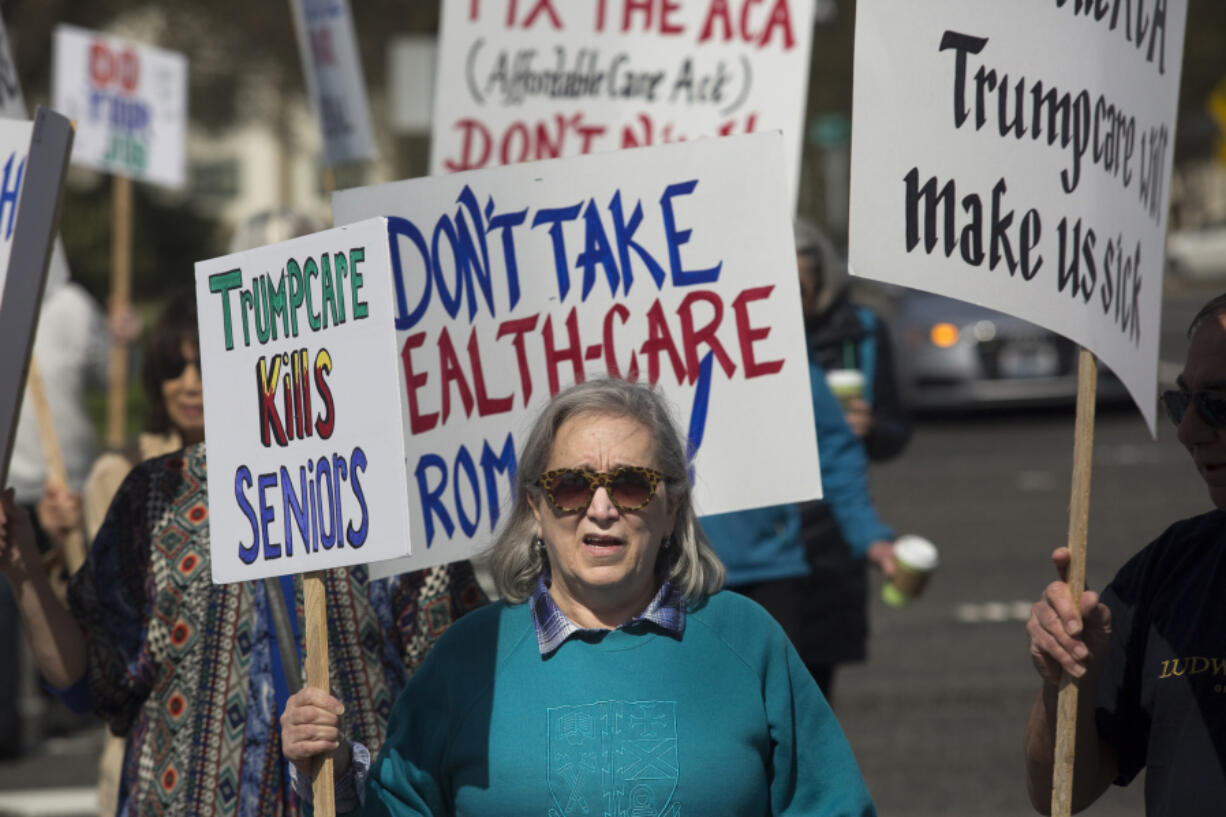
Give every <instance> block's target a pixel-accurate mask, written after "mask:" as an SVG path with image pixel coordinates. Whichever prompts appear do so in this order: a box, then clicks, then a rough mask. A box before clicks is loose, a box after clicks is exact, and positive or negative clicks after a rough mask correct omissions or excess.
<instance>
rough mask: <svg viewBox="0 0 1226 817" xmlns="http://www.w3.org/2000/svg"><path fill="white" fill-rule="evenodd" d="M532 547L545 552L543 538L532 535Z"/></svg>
mask: <svg viewBox="0 0 1226 817" xmlns="http://www.w3.org/2000/svg"><path fill="white" fill-rule="evenodd" d="M532 547H534V548H536V550H537V551H538V552H540V553H544V552H545V540H544V539H542V538H541V537H539V536H536V537H533V539H532Z"/></svg>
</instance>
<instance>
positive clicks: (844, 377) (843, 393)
mask: <svg viewBox="0 0 1226 817" xmlns="http://www.w3.org/2000/svg"><path fill="white" fill-rule="evenodd" d="M826 385H828V386H829V387H830V391H831V393H833V394H834V396H835V397H836V398H837V399H838V401H839V403H840V404H841V405H842V406H843V410H844V411H846V410H847V406H848V405H849V404H850V403H851V401H852V398H855V397H863V396H864V372H862V371H860V370H859V369H831V370H830V371H828V372H826Z"/></svg>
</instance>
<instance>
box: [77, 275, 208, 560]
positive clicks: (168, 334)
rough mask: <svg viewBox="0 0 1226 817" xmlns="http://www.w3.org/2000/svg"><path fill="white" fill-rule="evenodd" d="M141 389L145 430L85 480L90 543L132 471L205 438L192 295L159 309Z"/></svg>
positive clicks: (98, 464)
mask: <svg viewBox="0 0 1226 817" xmlns="http://www.w3.org/2000/svg"><path fill="white" fill-rule="evenodd" d="M141 384H142V385H143V386H144V391H145V430H144V431H143V432H141V433H140V435H139V436H138V437H137V438H136V440H135V441H134V443H132V444H131V445H129V446H128V447H126V448H125V449H124V450H123V451H112V452H108V453H106V454H103V455H102V456H101V457H99V458H98V459H97V460H96V461H95V462H94V465H93V468H92V469H90V472H89V477H88V478H87V479H86V481H85V490H84V506H85V507H84V511H85V531H86V534H87V536H88V538H89V539H93V538H94V535H95V534H97V532H98V528H99V527H100V526H101V525H102V520H103V518H104V517H105V516H106V509H107V507H109V506H110V504H111V499H112V498H113V497H114V496H115V491H117V490H118V489H119V486H120V484H122V483H123V480H124V477H126V476H127V475H128V472H129V471H131V470H132V466H134V465H136V463H138V462H142V461H144V460H147V459H151V458H153V457H159V456H161V455H163V454H169V453H171V452H172V451H178V450H179V449H180V448H184V447H186V446H189V445H195V444H196V443H198V442H200V441H201V440H203V439H204V392H203V389H202V386H201V383H200V346H199V340H198V338H197V335H196V297H195V293H193V292H190V291H188V292H183V293H180V294H178V295H176V296H174V297H172V298H171V299H170V300H169V301H167V302H166V305H165V306H163V307H162V311H161V313H160V314H159V315H158V319H157V321H156V322H155V323H154V324H153V328H152V329H151V330H150V332H149V339H148V340H147V341H146V342H145V356H144V363H143V364H142V366H141Z"/></svg>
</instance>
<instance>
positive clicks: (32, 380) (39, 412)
mask: <svg viewBox="0 0 1226 817" xmlns="http://www.w3.org/2000/svg"><path fill="white" fill-rule="evenodd" d="M26 394H28V395H29V396H30V400H31V402H32V403H33V406H34V414H35V416H36V417H37V418H38V436H39V438H40V440H41V441H42V445H43V459H45V460H46V461H47V478H48V480H49V481H51V482H52V483H55V484H56V485H58V486H60V487H61V488H68V469H67V468H65V467H64V455H63V452H62V451H61V450H60V440H59V437H58V436H57V435H56V433H55V419H54V418H53V417H52V416H51V406H50V404H48V402H47V392H46V391H45V390H44V389H43V376H42V373H41V372H40V371H39V369H38V359H37V358H35V357H34V355H33V354H31V355H30V370H29V372H28V373H27V374H26ZM60 550H61V554H60V555H61V556H62V557H63V559H64V568H65V569H66V570H67V571H68V575H69V576H71V575H72V574H73V573H76V572H77V570H78V569H80V567H81V565H82V564H84V563H85V534H84V532H83V531H82V530H81V529H80V528H77V529H76V530H72V531H69V533H68V535H67V536H66V537H65V538H64V542H63V544H62V545H61V546H60Z"/></svg>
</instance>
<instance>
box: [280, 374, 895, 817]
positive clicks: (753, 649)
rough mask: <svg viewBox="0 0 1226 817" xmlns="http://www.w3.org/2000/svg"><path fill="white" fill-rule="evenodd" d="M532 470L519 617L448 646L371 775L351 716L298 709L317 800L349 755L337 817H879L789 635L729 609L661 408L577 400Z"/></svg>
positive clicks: (506, 541) (505, 556)
mask: <svg viewBox="0 0 1226 817" xmlns="http://www.w3.org/2000/svg"><path fill="white" fill-rule="evenodd" d="M517 464H518V467H517V471H516V478H515V481H516V495H515V501H514V507H513V509H512V512H511V514H510V515H509V518H508V520H507V522H506V523H505V526H504V527H503V528H502V529H501V531H500V533H499V534H498V535H497V537H496V538H495V540H494V544H493V547H492V564H493V570H492V572H493V576H494V580H495V583H496V585H497V587H498V590H499V592H500V593H501V594H502V596H503V600H502V602H500V603H498V604H496V605H491V606H490V607H487V608H485V609H484V610H480V611H477V612H476V613H474V614H472V615H471V616H469V617H467V618H465V619H464V620H463V621H461V622H459V624H457V625H456V627H455V628H453V630H451V631H448V632H447V633H446V634H445V635H444V636H443V638H442V639H440V641H439V643H438V645H437V646H436V647H435V648H434V650H432V651H431V653H430V654H429V655H428V656H427V657H426V660H425V662H424V663H423V665H422V668H421V670H420V671H419V672H418V673H417V675H415V676H414V677H413V679H412V680H411V681H410V682H409V685H408V687H407V688H406V689H405V691H404V693H403V694H402V695H401V696H400V698H399V700H398V701H397V702H396V705H395V707H394V708H393V710H392V715H391V718H390V720H389V722H388V733H387V739H386V740H385V741H384V743H383V748H382V750H381V752H380V753H379V755H378V758H377V759H376V760H375V762H374V764H373V766H369V769H368V763H369V755H368V754H366V752H365V750H364V749H363V748H362V747H360V746H359V745H358V744H357V743H352V744H351V743H350V742H349V740H348V739H347V735H346V734H345V733H342V731H341V729H340V723H341V707H340V703H339V702H338V701H336V700H335V699H334V698H331V697H330V696H328V695H326V694H325V693H323V692H322V691H321V690H318V689H304V690H303V691H302V692H301V693H299V694H298V695H296V696H294V697H292V698H290V705H289V707H287V709H286V711H285V714H284V715H283V716H282V718H281V725H282V726H281V728H282V735H283V743H284V751H285V754H286V756H287V757H288V758H290V759H291V760H293V762H294V764H295V768H296V769H297V771H298V775H297V780H298V781H302V780H303V779H304V778H305V776H306V773H307V772H308V771H309V769H310V765H311V763H312V761H313V760H314V758H315V757H316V756H320V755H324V754H331V756H332V758H333V760H334V761H335V762H336V764H337V766H336V770H337V772H338V775H339V776H338V778H337V787H336V807H337V812H338V813H344V812H346V811H351V810H356V809H358V808H359V807H360V808H361V810H362V812H363V813H365V814H374V815H389V816H390V815H395V817H408V815H432V816H433V817H443V815H455V814H467V815H474V816H475V817H481V815H499V816H500V817H501V815H510V814H534V815H542V814H578V813H580V812H584V813H593V814H594V813H602V814H626V815H632V814H652V815H657V814H681V813H682V812H683V811H684V813H686V814H701V815H722V814H727V815H732V814H735V815H749V814H752V815H811V816H812V815H823V816H826V815H830V816H831V817H833V815H847V816H854V817H863V815H871V814H873V813H874V811H873V805H872V801H871V800H870V798H869V795H868V791H867V789H866V787H865V785H864V780H863V779H862V778H861V776H860V771H859V769H858V768H857V766H856V761H855V758H854V757H853V756H852V753H851V749H850V748H849V747H848V745H847V740H846V738H845V737H844V736H843V732H842V729H841V728H840V727H839V724H838V722H837V721H836V720H835V718H834V714H833V713H832V712H831V711H830V707H829V706H827V705H826V702H825V700H824V699H823V698H822V696H821V693H820V692H819V691H818V688H817V685H816V684H815V683H814V682H813V679H812V678H811V677H810V676H809V674H808V672H807V671H806V670H805V667H804V665H803V664H802V663H801V661H800V658H799V656H797V654H796V651H795V650H794V649H793V648H792V646H791V644H789V643H788V640H787V638H786V636H785V635H784V633H783V630H782V628H781V627H780V626H779V625H778V624H777V623H776V622H775V620H774V619H772V618H771V617H770V615H769V614H768V613H767V612H766V611H765V610H763V609H762V608H761V607H759V606H758V605H757V604H755V603H754V602H752V601H750V600H748V599H746V598H744V597H742V596H739V595H736V594H733V593H725V592H719V589H720V586H721V585H722V584H723V576H724V570H723V566H722V565H721V564H720V562H719V560H718V558H716V556H715V554H714V552H713V551H712V550H711V547H710V545H709V544H708V543H707V539H706V536H705V535H704V534H703V531H702V528H701V527H700V526H699V525H698V521H697V519H696V518H695V516H694V510H693V507H692V505H691V502H690V495H691V485H690V480H689V477H688V471H687V460H686V447H685V442H684V438H683V437H682V436H681V434H680V433H679V432H678V431H677V429H676V426H675V425H674V423H673V422H672V420H671V419H670V417H669V413H668V410H667V408H666V406H665V403H664V401H663V399H662V398H661V396H660V395H659V394H658V393H657V392H655V391H654V390H652V389H651V388H650V387H649V386H646V385H643V384H632V383H627V382H625V381H622V380H616V379H611V378H610V379H601V380H594V381H588V382H586V383H581V384H578V385H575V386H572V387H571V388H569V389H567V390H565V391H563V392H561V393H559V394H558V395H557V396H555V397H554V398H553V400H551V401H550V403H549V404H548V405H547V406H546V407H545V409H544V411H543V412H542V413H541V415H540V416H539V417H538V418H537V420H536V422H535V424H534V425H533V427H532V430H531V432H530V434H529V435H528V437H527V440H526V442H525V443H524V446H523V450H522V451H521V452H520V456H519V458H518V460H517ZM344 719H345V722H346V723H348V720H349V714H348V712H347V711H346V712H345V713H344ZM298 785H300V794H302V795H304V796H305V795H306V794H307V791H306V789H305V786H301V784H298ZM362 801H364V802H362Z"/></svg>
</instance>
